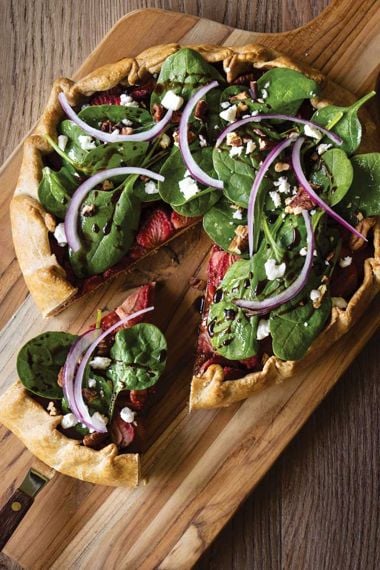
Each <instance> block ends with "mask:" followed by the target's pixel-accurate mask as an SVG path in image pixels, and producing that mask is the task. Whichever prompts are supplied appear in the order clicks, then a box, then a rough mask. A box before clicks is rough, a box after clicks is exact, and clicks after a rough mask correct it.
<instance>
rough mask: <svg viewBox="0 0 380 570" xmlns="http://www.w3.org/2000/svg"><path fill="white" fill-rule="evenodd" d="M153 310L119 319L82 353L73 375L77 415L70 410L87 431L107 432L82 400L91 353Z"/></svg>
mask: <svg viewBox="0 0 380 570" xmlns="http://www.w3.org/2000/svg"><path fill="white" fill-rule="evenodd" d="M153 309H154V307H153V306H152V307H147V308H146V309H141V310H140V311H136V313H132V315H128V316H127V317H125V318H124V319H120V320H119V321H118V322H117V323H115V324H114V325H112V327H110V328H109V329H107V330H106V331H104V332H102V333H101V334H100V335H99V336H98V337H97V338H95V340H93V341H92V343H91V344H90V346H88V348H87V350H86V352H85V353H84V355H83V358H82V360H81V363H80V364H79V367H78V370H77V373H76V375H75V380H74V391H73V399H74V407H75V409H76V410H77V413H78V415H77V413H76V412H75V411H74V410H72V411H73V414H74V415H75V416H76V417H77V418H78V419H79V421H80V422H82V423H83V424H85V425H86V426H87V427H88V428H89V429H93V430H95V431H97V432H100V433H106V432H107V428H106V426H105V424H104V423H103V422H101V421H99V419H98V418H97V417H96V416H95V418H94V417H93V416H91V415H90V412H89V410H88V407H87V405H86V403H85V401H84V399H83V393H82V386H83V376H84V371H85V369H86V366H87V363H88V361H89V360H90V358H91V355H92V353H93V352H94V350H95V349H96V347H97V346H98V344H99V343H100V342H101V341H102V340H103V339H104V338H106V336H108V335H110V334H111V333H112V332H113V331H114V330H116V329H117V328H119V327H121V326H123V325H125V324H126V323H128V321H131V320H132V319H135V318H136V317H139V316H140V315H144V314H145V313H147V312H148V311H153ZM91 332H94V331H91Z"/></svg>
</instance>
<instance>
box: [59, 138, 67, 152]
mask: <svg viewBox="0 0 380 570" xmlns="http://www.w3.org/2000/svg"><path fill="white" fill-rule="evenodd" d="M68 141H69V137H67V136H66V135H58V146H59V148H60V149H61V150H65V148H66V145H67V143H68Z"/></svg>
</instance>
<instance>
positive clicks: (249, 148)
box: [245, 141, 256, 154]
mask: <svg viewBox="0 0 380 570" xmlns="http://www.w3.org/2000/svg"><path fill="white" fill-rule="evenodd" d="M255 149H256V143H254V142H253V141H248V142H247V148H246V151H245V154H251V152H253V151H254V150H255Z"/></svg>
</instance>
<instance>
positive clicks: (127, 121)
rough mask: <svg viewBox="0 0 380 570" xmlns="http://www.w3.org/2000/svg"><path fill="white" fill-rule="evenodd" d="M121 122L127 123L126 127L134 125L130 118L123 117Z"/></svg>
mask: <svg viewBox="0 0 380 570" xmlns="http://www.w3.org/2000/svg"><path fill="white" fill-rule="evenodd" d="M121 122H122V123H123V125H125V126H126V127H131V126H132V125H133V123H132V121H130V120H129V119H122V120H121Z"/></svg>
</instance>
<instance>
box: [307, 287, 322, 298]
mask: <svg viewBox="0 0 380 570" xmlns="http://www.w3.org/2000/svg"><path fill="white" fill-rule="evenodd" d="M321 296H322V294H321V292H320V291H319V290H318V289H312V290H311V291H310V299H311V300H312V301H319V299H320V298H321Z"/></svg>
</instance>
